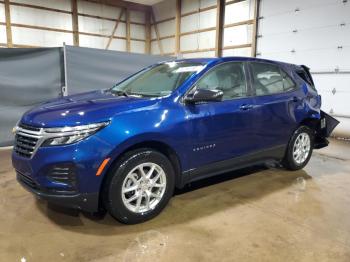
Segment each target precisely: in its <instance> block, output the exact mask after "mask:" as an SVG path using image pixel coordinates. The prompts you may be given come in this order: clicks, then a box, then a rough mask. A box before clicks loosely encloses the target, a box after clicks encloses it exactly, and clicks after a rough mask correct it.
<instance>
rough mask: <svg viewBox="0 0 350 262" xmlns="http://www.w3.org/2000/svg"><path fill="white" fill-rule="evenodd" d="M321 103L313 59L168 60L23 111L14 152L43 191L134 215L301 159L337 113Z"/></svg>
mask: <svg viewBox="0 0 350 262" xmlns="http://www.w3.org/2000/svg"><path fill="white" fill-rule="evenodd" d="M121 66H122V65H121ZM320 107H321V97H320V95H318V93H317V91H316V89H315V86H314V82H313V80H312V77H311V75H310V72H309V70H308V68H307V67H306V66H299V65H293V64H287V63H282V62H275V61H270V60H263V59H256V58H241V57H225V58H208V59H183V60H175V61H168V62H162V63H158V64H155V65H152V66H150V67H147V68H145V69H143V70H142V71H140V72H138V73H136V74H134V75H132V76H130V77H129V78H127V79H125V80H123V81H121V82H119V83H118V84H116V85H115V86H114V87H112V88H110V89H105V90H100V91H94V92H88V93H83V94H78V95H71V96H67V97H62V98H58V99H55V100H52V101H49V102H46V103H44V104H41V105H40V106H38V107H36V108H34V109H31V110H30V111H28V112H26V113H25V114H24V115H23V117H22V118H21V120H20V121H19V122H18V124H17V125H16V127H15V128H14V133H15V145H14V149H13V153H12V163H13V166H14V168H15V170H16V174H17V180H18V181H19V183H20V184H21V185H22V186H23V187H25V188H26V189H27V190H29V191H31V192H32V193H34V194H35V195H37V196H38V197H40V198H43V199H46V200H48V201H50V202H53V203H56V204H59V205H63V206H67V207H70V208H75V209H80V210H84V211H88V212H97V211H99V210H107V211H108V212H109V213H110V214H111V215H112V216H113V217H114V218H116V219H117V220H119V221H120V222H122V223H126V224H135V223H140V222H143V221H146V220H149V219H151V218H153V217H155V216H156V215H157V214H159V213H160V212H161V210H162V209H163V208H164V207H165V206H166V205H167V203H168V201H169V199H170V198H171V196H172V195H173V192H174V189H175V187H177V188H181V187H183V186H184V185H185V184H186V183H189V182H191V181H194V180H198V179H201V178H204V177H208V176H212V175H217V174H220V173H224V172H227V171H232V170H235V169H239V168H243V167H247V166H249V165H255V164H264V163H266V162H271V161H274V162H276V163H279V164H281V165H282V166H283V167H284V168H286V169H288V170H297V169H301V168H303V167H304V166H305V165H306V164H307V163H308V161H309V159H310V157H311V154H312V150H313V149H317V148H321V147H324V146H327V144H328V141H327V139H326V138H327V137H328V136H329V135H330V133H331V132H332V130H333V129H334V127H335V126H336V125H337V124H338V122H337V121H336V120H335V119H334V118H332V117H331V116H329V115H327V114H326V113H324V112H323V111H321V110H320Z"/></svg>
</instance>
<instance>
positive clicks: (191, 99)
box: [184, 89, 224, 104]
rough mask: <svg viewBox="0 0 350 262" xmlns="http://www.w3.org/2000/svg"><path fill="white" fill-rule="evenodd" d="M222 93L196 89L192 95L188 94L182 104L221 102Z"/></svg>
mask: <svg viewBox="0 0 350 262" xmlns="http://www.w3.org/2000/svg"><path fill="white" fill-rule="evenodd" d="M223 95H224V93H223V92H222V91H221V90H217V89H214V90H206V89H196V91H194V92H193V93H190V94H188V95H187V96H186V97H185V99H184V102H185V103H188V104H195V103H199V102H220V101H222V97H223Z"/></svg>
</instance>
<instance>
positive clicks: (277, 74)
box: [249, 62, 303, 150]
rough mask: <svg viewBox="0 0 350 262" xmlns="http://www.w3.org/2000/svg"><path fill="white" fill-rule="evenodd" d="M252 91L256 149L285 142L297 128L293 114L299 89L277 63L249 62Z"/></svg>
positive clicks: (295, 110) (299, 102)
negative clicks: (253, 95) (253, 94)
mask: <svg viewBox="0 0 350 262" xmlns="http://www.w3.org/2000/svg"><path fill="white" fill-rule="evenodd" d="M249 68H250V76H251V83H252V86H253V92H254V93H255V98H254V105H255V114H256V115H255V121H256V122H255V125H256V128H255V129H254V130H255V132H256V133H255V137H256V140H257V141H258V142H257V149H259V150H266V149H268V148H274V147H277V146H281V145H286V144H287V143H288V141H289V138H290V136H291V134H292V132H293V130H295V128H296V127H297V123H296V117H295V113H296V112H297V107H298V106H300V105H301V97H302V95H303V94H302V93H301V89H300V88H298V87H297V85H296V83H295V82H294V81H293V80H292V78H291V77H290V76H289V75H288V74H287V73H286V72H285V71H284V70H283V69H282V68H281V67H280V66H278V65H276V64H274V63H266V62H250V63H249Z"/></svg>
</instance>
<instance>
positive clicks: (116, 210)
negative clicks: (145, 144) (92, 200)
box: [103, 149, 175, 224]
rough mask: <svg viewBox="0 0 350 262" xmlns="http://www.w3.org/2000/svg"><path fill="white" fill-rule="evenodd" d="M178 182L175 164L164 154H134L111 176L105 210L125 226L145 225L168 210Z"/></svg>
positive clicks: (152, 151)
mask: <svg viewBox="0 0 350 262" xmlns="http://www.w3.org/2000/svg"><path fill="white" fill-rule="evenodd" d="M174 178H175V174H174V170H173V167H172V164H171V163H170V161H169V160H168V158H167V157H166V156H164V155H163V154H161V153H159V152H157V151H154V150H152V149H139V150H135V151H131V152H129V153H127V154H126V155H125V156H124V157H123V158H122V159H121V161H120V162H119V163H118V164H117V165H116V166H115V168H114V169H113V170H112V171H111V172H110V173H109V174H108V178H107V181H106V183H105V185H104V197H103V199H104V206H105V207H106V209H107V210H108V211H109V213H110V214H111V215H112V216H113V217H114V218H116V219H117V220H118V221H120V222H122V223H125V224H136V223H141V222H144V221H146V220H149V219H151V218H153V217H154V216H156V215H158V214H159V213H160V212H161V211H162V209H163V208H164V207H165V206H166V204H167V203H168V201H169V199H170V198H171V196H172V194H173V192H174V186H175V179H174Z"/></svg>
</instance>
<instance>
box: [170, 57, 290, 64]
mask: <svg viewBox="0 0 350 262" xmlns="http://www.w3.org/2000/svg"><path fill="white" fill-rule="evenodd" d="M172 61H176V62H190V63H205V64H208V63H210V62H226V61H262V62H270V63H276V64H289V63H285V62H281V61H274V60H268V59H263V58H256V57H240V56H227V57H207V58H188V59H175V60H172Z"/></svg>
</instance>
